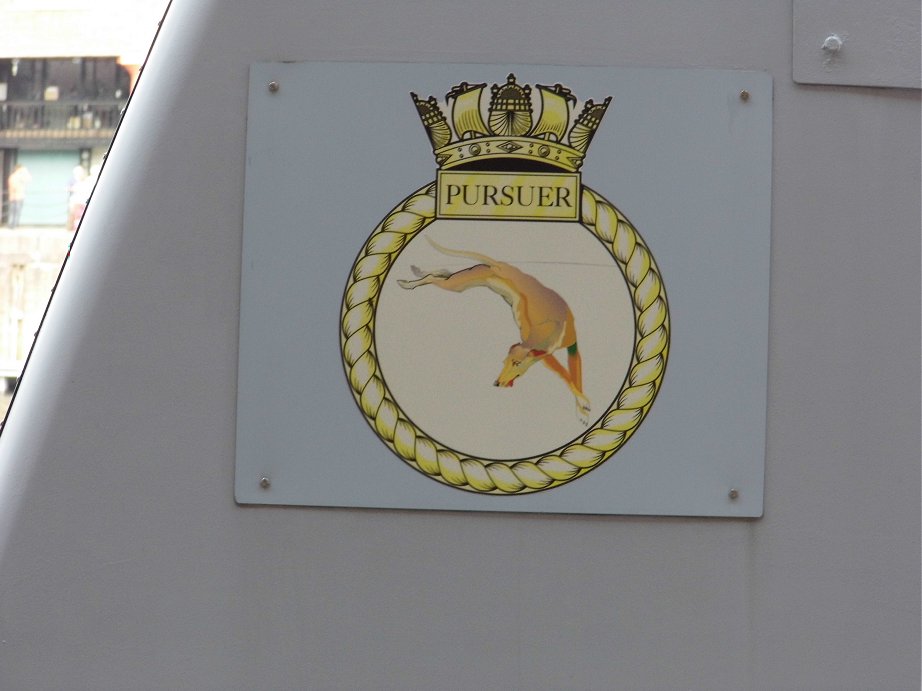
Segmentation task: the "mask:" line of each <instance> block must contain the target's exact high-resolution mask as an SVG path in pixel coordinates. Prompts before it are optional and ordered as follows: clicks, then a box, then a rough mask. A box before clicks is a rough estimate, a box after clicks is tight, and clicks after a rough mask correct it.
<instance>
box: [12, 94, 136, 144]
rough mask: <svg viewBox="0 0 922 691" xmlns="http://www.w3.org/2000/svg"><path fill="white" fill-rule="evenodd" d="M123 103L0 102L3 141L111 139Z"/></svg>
mask: <svg viewBox="0 0 922 691" xmlns="http://www.w3.org/2000/svg"><path fill="white" fill-rule="evenodd" d="M124 107H125V102H124V101H0V140H4V139H7V140H8V139H34V138H52V139H96V138H101V137H105V138H108V137H111V136H112V133H113V131H114V130H115V127H116V125H118V121H119V118H120V117H121V113H122V109H123V108H124Z"/></svg>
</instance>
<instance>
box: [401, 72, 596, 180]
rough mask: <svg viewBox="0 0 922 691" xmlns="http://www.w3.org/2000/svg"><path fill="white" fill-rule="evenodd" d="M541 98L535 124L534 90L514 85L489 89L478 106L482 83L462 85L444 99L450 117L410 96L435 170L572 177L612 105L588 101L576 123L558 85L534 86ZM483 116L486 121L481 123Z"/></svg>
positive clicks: (570, 98)
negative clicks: (546, 172)
mask: <svg viewBox="0 0 922 691" xmlns="http://www.w3.org/2000/svg"><path fill="white" fill-rule="evenodd" d="M535 90H537V92H538V94H539V95H540V106H541V110H540V117H539V118H538V119H537V121H535V117H534V106H533V103H532V88H531V87H530V86H528V85H525V86H522V85H520V84H518V83H517V82H516V78H515V75H514V74H510V75H509V76H508V77H507V78H506V83H505V84H494V85H493V86H492V87H491V88H490V89H489V94H490V100H489V105H488V107H487V108H486V112H484V108H483V104H482V102H483V101H484V100H486V99H485V94H486V92H487V85H486V84H468V83H467V82H461V83H460V84H458V85H457V86H455V87H453V88H452V89H451V90H450V91H449V92H448V93H447V94H446V95H445V105H446V108H447V109H448V113H449V116H450V118H449V117H446V116H445V112H444V111H443V109H442V105H441V104H440V103H439V102H438V101H437V100H436V98H435V97H434V96H430V97H429V98H428V99H425V100H423V99H421V98H419V96H417V95H416V94H411V96H412V97H413V102H414V103H415V104H416V109H417V111H418V113H419V117H420V119H421V120H422V123H423V127H425V129H426V133H427V134H428V135H429V141H430V142H431V144H432V151H433V153H434V154H435V160H436V163H437V164H438V166H439V168H441V169H442V170H448V169H450V168H462V167H463V168H465V169H470V170H510V171H515V170H554V169H557V170H565V171H568V172H576V171H577V170H579V168H580V167H581V166H582V165H583V158H584V157H585V156H586V151H587V149H588V148H589V144H590V142H591V141H592V137H593V135H594V134H595V132H596V130H597V129H598V127H599V125H600V124H601V122H602V117H603V116H604V115H605V111H606V109H607V108H608V104H609V103H610V102H611V96H608V97H607V98H606V99H605V100H604V101H603V102H601V103H594V102H593V101H592V100H588V101H586V102H585V103H584V104H583V108H582V110H581V111H580V113H579V114H578V115H577V116H576V117H575V118H574V117H573V116H574V111H575V108H576V104H577V100H576V97H575V96H574V95H573V93H572V92H571V91H570V90H569V89H568V88H566V87H565V86H563V85H561V84H555V85H554V86H543V85H541V84H535ZM484 115H486V119H484Z"/></svg>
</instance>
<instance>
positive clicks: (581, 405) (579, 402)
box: [576, 398, 592, 427]
mask: <svg viewBox="0 0 922 691" xmlns="http://www.w3.org/2000/svg"><path fill="white" fill-rule="evenodd" d="M590 412H592V409H591V408H590V406H589V399H587V398H578V399H576V417H577V418H579V421H580V422H582V423H583V426H584V427H588V426H589V413H590Z"/></svg>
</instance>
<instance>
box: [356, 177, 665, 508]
mask: <svg viewBox="0 0 922 691" xmlns="http://www.w3.org/2000/svg"><path fill="white" fill-rule="evenodd" d="M581 189H582V193H581V196H580V201H581V223H582V224H583V225H584V226H585V227H586V228H587V229H588V230H589V231H590V232H592V233H593V234H594V235H595V236H596V237H597V238H599V239H600V240H601V241H602V244H603V245H604V246H605V248H606V249H607V250H608V251H609V252H610V253H611V255H612V257H614V259H615V262H616V263H617V264H618V267H619V269H620V270H621V272H622V274H623V275H624V277H625V280H626V281H627V283H628V286H629V287H630V290H631V297H632V303H633V307H634V320H635V336H634V354H633V356H632V358H631V366H630V370H629V375H628V377H627V379H626V382H625V385H624V386H623V387H622V389H621V390H620V392H619V393H618V396H617V397H616V398H615V402H614V403H613V404H612V405H611V406H610V407H609V408H608V410H607V411H606V412H605V414H604V415H603V416H602V417H601V418H600V419H599V421H598V422H596V424H595V425H593V426H592V428H591V429H589V430H587V432H586V433H585V434H584V435H583V436H582V437H580V438H579V439H578V440H576V441H574V442H571V443H570V444H567V445H566V446H564V447H562V448H561V449H559V450H557V451H555V453H552V454H542V455H538V456H533V457H532V458H528V459H525V460H519V461H515V462H503V461H485V460H480V459H477V458H470V457H468V456H464V455H461V454H459V453H457V452H455V451H452V450H451V449H448V448H445V447H444V446H442V445H440V444H438V443H437V442H435V441H434V440H432V439H430V438H429V437H427V436H426V435H425V433H424V432H423V431H422V430H421V429H418V428H417V427H416V426H415V425H413V423H411V422H410V421H409V420H408V419H407V417H406V416H405V415H404V414H403V411H401V409H400V407H399V406H398V405H397V403H396V402H395V401H394V399H393V397H392V396H391V394H390V391H389V390H388V389H387V386H386V384H385V382H384V379H383V378H382V377H381V374H380V368H379V367H378V361H377V359H376V356H375V353H374V320H375V311H376V309H377V304H378V297H379V295H380V291H381V288H382V286H383V285H384V280H385V278H386V277H387V273H388V271H389V269H390V267H391V265H392V264H393V263H394V260H395V259H396V258H397V256H398V255H399V254H400V252H401V251H402V250H403V248H404V247H405V246H406V245H407V243H409V242H410V241H411V240H412V239H413V238H414V237H415V236H416V235H417V234H418V233H419V232H420V231H421V230H423V228H425V227H426V226H428V225H429V224H430V223H432V222H433V221H434V220H435V193H436V185H435V183H430V184H428V185H426V186H424V187H422V188H420V189H419V190H417V191H416V192H414V193H413V194H411V195H410V196H409V197H407V198H406V199H405V200H404V201H402V202H401V203H400V204H398V205H397V206H396V207H395V208H394V209H393V210H392V211H391V212H390V213H389V214H388V215H387V216H386V217H385V218H384V220H383V221H382V222H381V223H380V224H379V225H378V227H377V228H375V230H374V232H372V234H371V236H370V237H369V238H368V241H367V242H366V243H365V246H364V247H363V248H362V251H361V252H360V253H359V256H358V258H357V259H356V261H355V264H353V266H352V271H351V273H350V275H349V280H348V282H347V284H346V289H345V294H344V296H343V304H342V311H341V332H340V343H341V347H342V357H343V365H344V367H345V371H346V377H347V379H348V380H349V386H350V389H351V390H352V395H353V397H354V398H355V401H356V403H357V404H358V406H359V409H360V410H361V411H362V414H363V415H364V416H365V419H366V421H367V422H368V424H369V425H370V426H371V428H372V429H373V430H374V431H375V433H376V434H377V435H378V436H379V437H380V438H381V439H382V440H383V441H384V442H385V443H386V444H387V446H388V447H389V448H390V449H391V451H393V452H394V453H395V454H397V456H399V457H400V458H401V459H402V460H403V461H404V462H406V463H407V464H408V465H410V467H412V468H414V469H415V470H418V471H419V472H421V473H423V474H424V475H426V476H428V477H430V478H432V479H433V480H437V481H438V482H442V483H444V484H446V485H449V486H451V487H455V488H458V489H462V490H466V491H469V492H477V493H480V494H493V495H515V494H529V493H532V492H539V491H542V490H547V489H552V488H554V487H559V486H560V485H563V484H566V483H568V482H571V481H573V480H575V479H576V478H578V477H582V476H583V475H585V474H586V473H588V472H589V471H590V470H592V469H593V468H596V467H598V466H599V465H601V464H602V462H603V461H605V460H607V459H608V458H609V457H610V456H612V454H614V453H615V452H616V451H617V450H618V449H619V448H621V446H623V445H624V443H625V442H626V441H627V440H628V439H630V437H631V436H632V435H633V434H634V432H636V431H637V428H638V427H639V426H640V423H641V422H643V420H644V418H645V417H646V415H647V413H648V412H649V410H650V407H651V406H652V405H653V401H654V399H655V398H656V394H657V393H658V391H659V388H660V385H661V383H662V380H663V376H664V374H665V371H666V361H667V358H668V354H669V340H670V339H669V337H670V325H669V303H668V301H667V299H666V290H665V287H664V286H663V282H662V280H661V278H660V273H659V268H658V267H657V265H656V262H655V261H654V259H653V256H652V255H651V253H650V250H649V249H648V248H647V246H646V244H645V243H644V241H643V239H642V238H641V237H640V234H639V233H638V232H637V230H636V229H635V228H634V226H633V225H631V222H630V221H629V220H628V219H627V218H626V217H625V216H624V215H623V214H622V213H621V212H620V211H618V209H617V208H616V207H615V206H614V205H613V204H611V203H610V202H608V201H607V200H606V199H605V198H604V197H602V196H601V195H599V194H598V193H596V192H594V191H593V190H591V189H590V188H588V187H586V186H585V185H584V186H582V188H581Z"/></svg>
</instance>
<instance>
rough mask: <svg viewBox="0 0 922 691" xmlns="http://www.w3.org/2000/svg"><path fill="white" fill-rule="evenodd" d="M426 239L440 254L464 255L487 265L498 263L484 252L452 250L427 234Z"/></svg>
mask: <svg viewBox="0 0 922 691" xmlns="http://www.w3.org/2000/svg"><path fill="white" fill-rule="evenodd" d="M426 239H427V240H428V241H429V244H430V245H432V246H433V247H435V248H436V249H437V250H438V251H439V252H441V253H442V254H447V255H448V256H450V257H464V258H465V259H473V260H475V261H478V262H483V263H484V264H486V265H488V266H496V265H497V264H499V263H500V262H498V261H496V260H495V259H493V258H492V257H488V256H487V255H485V254H480V253H479V252H468V251H467V250H453V249H449V248H448V247H443V246H442V245H440V244H439V243H437V242H436V241H435V240H433V239H432V238H430V237H429V236H428V235H427V236H426Z"/></svg>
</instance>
